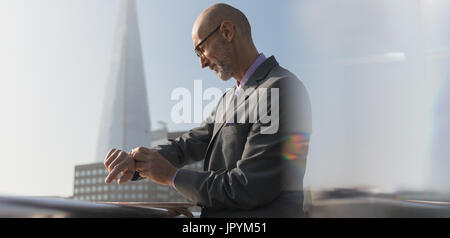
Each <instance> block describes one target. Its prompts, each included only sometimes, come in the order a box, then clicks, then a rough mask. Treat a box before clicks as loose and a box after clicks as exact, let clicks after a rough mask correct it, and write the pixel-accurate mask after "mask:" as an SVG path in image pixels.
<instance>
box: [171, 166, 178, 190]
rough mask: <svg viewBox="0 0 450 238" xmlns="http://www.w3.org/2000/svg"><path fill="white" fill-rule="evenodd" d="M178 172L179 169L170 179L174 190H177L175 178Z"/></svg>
mask: <svg viewBox="0 0 450 238" xmlns="http://www.w3.org/2000/svg"><path fill="white" fill-rule="evenodd" d="M178 172H180V170H179V169H177V172H175V174H174V175H173V177H172V187H173V188H174V189H175V190H178V189H177V187H175V177H176V176H177V174H178Z"/></svg>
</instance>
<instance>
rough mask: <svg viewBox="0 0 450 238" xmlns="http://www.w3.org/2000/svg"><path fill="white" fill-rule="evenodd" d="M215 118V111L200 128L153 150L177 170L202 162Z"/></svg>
mask: <svg viewBox="0 0 450 238" xmlns="http://www.w3.org/2000/svg"><path fill="white" fill-rule="evenodd" d="M214 116H215V111H213V112H212V113H211V115H210V116H209V117H208V118H207V119H206V120H205V121H203V122H202V123H201V125H200V126H199V127H196V128H194V129H191V130H189V131H188V132H186V133H184V134H183V135H182V136H180V137H178V138H176V139H170V140H169V141H168V142H167V143H165V144H162V145H158V146H156V147H153V148H152V149H154V150H156V151H158V152H159V153H160V154H161V155H162V156H163V157H164V158H165V159H167V160H168V161H169V162H170V163H172V164H173V165H174V166H175V167H177V168H181V167H183V166H185V165H187V164H191V163H194V162H197V161H200V160H202V159H203V158H204V156H205V153H206V149H207V147H208V144H209V142H210V140H211V137H212V133H213V129H214Z"/></svg>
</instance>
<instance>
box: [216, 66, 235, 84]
mask: <svg viewBox="0 0 450 238" xmlns="http://www.w3.org/2000/svg"><path fill="white" fill-rule="evenodd" d="M216 67H217V72H216V75H217V77H218V78H219V79H220V80H221V81H228V80H230V79H231V77H232V76H231V71H230V70H229V69H227V68H226V67H223V66H218V65H217V66H216Z"/></svg>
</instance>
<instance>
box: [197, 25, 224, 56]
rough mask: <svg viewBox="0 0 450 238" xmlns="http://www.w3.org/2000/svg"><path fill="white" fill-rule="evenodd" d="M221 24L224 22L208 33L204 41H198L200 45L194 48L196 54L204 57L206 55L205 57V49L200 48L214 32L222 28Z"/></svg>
mask: <svg viewBox="0 0 450 238" xmlns="http://www.w3.org/2000/svg"><path fill="white" fill-rule="evenodd" d="M221 25H222V24H220V25H219V26H218V27H217V28H216V29H215V30H214V31H212V32H211V33H209V35H208V36H207V37H206V38H205V39H203V40H202V41H200V43H198V45H197V46H196V47H195V49H194V51H195V54H196V55H197V56H198V57H199V58H204V57H205V55H204V54H203V53H204V51H203V49H201V48H200V46H201V45H202V44H203V43H205V41H206V40H208V38H209V37H211V36H212V35H213V34H214V33H216V32H217V31H218V30H219V29H220V26H221Z"/></svg>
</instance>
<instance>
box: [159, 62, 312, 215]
mask: <svg viewBox="0 0 450 238" xmlns="http://www.w3.org/2000/svg"><path fill="white" fill-rule="evenodd" d="M235 89H236V87H235V88H233V89H231V90H229V91H228V92H226V93H225V94H224V95H223V97H222V98H221V100H220V101H219V103H218V106H217V107H216V108H215V109H214V111H213V112H212V114H211V115H210V117H209V118H208V119H207V120H206V121H204V122H203V123H202V124H201V125H200V126H199V127H198V128H195V129H192V130H190V131H189V132H187V133H185V134H184V135H182V136H181V137H179V138H177V139H175V140H171V141H169V142H168V143H167V144H165V145H160V146H157V147H155V148H154V149H156V150H158V152H159V153H160V154H162V155H163V156H164V157H165V158H166V159H167V160H169V161H170V162H171V163H172V164H173V165H175V166H176V167H178V168H181V169H180V170H179V172H178V174H177V176H176V177H175V181H174V184H175V187H176V188H177V190H178V191H179V192H180V193H181V194H182V195H183V196H184V197H186V198H187V199H189V200H191V201H193V202H195V203H197V204H198V205H199V206H201V207H202V214H201V216H202V217H302V216H303V211H302V204H303V192H302V190H303V176H304V173H305V168H306V155H307V153H308V145H309V135H310V133H311V106H310V100H309V96H308V93H307V91H306V89H305V87H304V86H303V84H302V83H301V82H300V80H298V79H297V77H296V76H295V75H293V74H292V73H290V72H289V71H288V70H286V69H284V68H282V67H280V66H279V65H278V62H277V61H276V60H275V58H274V57H273V56H272V57H270V58H268V59H267V60H266V61H265V62H264V63H263V64H261V65H260V66H259V67H258V68H257V69H256V71H255V73H254V74H253V75H252V76H251V77H250V78H249V80H248V81H247V83H246V84H245V85H244V87H243V89H244V91H245V92H251V91H250V90H252V89H255V91H254V92H253V93H249V94H248V95H244V97H239V99H236V102H235V103H236V105H237V107H235V108H236V109H235V110H232V112H233V113H229V112H228V113H226V116H225V117H223V116H222V115H223V114H224V113H223V112H224V110H222V109H223V108H221V106H220V105H226V104H223V103H228V102H227V99H229V98H233V97H232V95H234V92H235ZM258 89H266V92H267V94H266V96H267V98H268V100H267V107H266V108H267V109H268V114H270V115H274V116H275V115H277V113H278V115H279V118H278V117H277V118H276V119H278V120H279V124H278V127H276V122H274V121H275V119H274V118H272V122H271V123H272V124H271V123H267V121H263V120H260V119H261V118H259V117H258V118H257V120H256V121H255V120H253V121H250V120H249V112H248V111H251V110H250V109H249V110H247V112H246V111H245V110H244V112H245V113H244V114H240V115H245V119H246V120H247V122H245V123H239V122H242V121H239V119H237V118H236V116H237V111H238V110H239V109H242V108H245V107H244V106H247V108H253V109H255V108H258V107H257V105H259V108H263V107H264V106H266V105H264V104H263V103H262V101H261V100H260V99H261V98H263V97H261V96H260V98H258V97H256V99H257V100H251V99H252V96H254V95H255V93H256V92H258V93H259V91H257V90H258ZM271 89H278V96H279V97H278V96H277V95H276V91H273V90H271ZM241 92H242V91H241ZM263 92H264V90H263ZM272 98H274V99H279V101H278V103H274V101H273V100H272ZM242 99H244V101H242ZM243 102H245V103H243ZM275 102H276V101H275ZM219 115H220V116H219ZM230 115H233V116H234V117H235V122H234V123H233V122H231V123H225V122H229V120H227V121H225V120H223V118H228V117H229V116H230ZM266 119H267V118H266ZM269 125H272V126H273V125H275V127H274V128H275V129H277V130H273V131H275V132H273V131H272V132H271V133H269V134H268V133H263V131H264V130H267V128H269ZM272 129H273V128H272ZM262 130H263V131H262ZM199 160H204V171H192V170H188V169H182V167H183V166H184V165H186V164H189V163H193V162H196V161H199Z"/></svg>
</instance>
